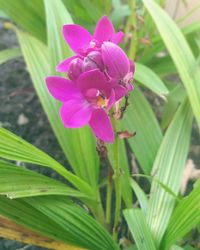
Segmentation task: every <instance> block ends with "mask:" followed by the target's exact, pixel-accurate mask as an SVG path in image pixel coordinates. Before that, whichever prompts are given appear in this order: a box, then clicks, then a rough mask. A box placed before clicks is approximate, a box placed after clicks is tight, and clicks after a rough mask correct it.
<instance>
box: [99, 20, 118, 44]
mask: <svg viewBox="0 0 200 250" xmlns="http://www.w3.org/2000/svg"><path fill="white" fill-rule="evenodd" d="M114 33H115V30H114V27H113V25H112V23H111V21H110V20H109V19H108V17H107V16H103V17H102V18H101V19H100V20H99V21H98V23H97V26H96V29H95V32H94V38H95V39H96V40H98V41H99V42H100V43H102V42H104V41H109V40H110V39H111V37H112V36H113V35H114Z"/></svg>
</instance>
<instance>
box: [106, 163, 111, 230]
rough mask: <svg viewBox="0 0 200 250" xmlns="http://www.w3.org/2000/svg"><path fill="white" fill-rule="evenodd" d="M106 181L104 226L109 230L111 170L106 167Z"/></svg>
mask: <svg viewBox="0 0 200 250" xmlns="http://www.w3.org/2000/svg"><path fill="white" fill-rule="evenodd" d="M108 167H109V169H108V180H107V192H106V224H107V226H108V229H110V224H111V208H112V169H111V168H110V166H108Z"/></svg>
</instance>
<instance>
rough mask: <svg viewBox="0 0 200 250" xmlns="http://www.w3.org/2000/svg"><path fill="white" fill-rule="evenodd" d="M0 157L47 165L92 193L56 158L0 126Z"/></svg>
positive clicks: (84, 183)
mask: <svg viewBox="0 0 200 250" xmlns="http://www.w3.org/2000/svg"><path fill="white" fill-rule="evenodd" d="M0 141H1V143H0V157H2V158H4V159H8V160H14V161H22V162H28V163H34V164H37V165H41V166H44V167H49V168H52V169H53V170H55V171H56V172H58V173H59V174H60V175H62V176H63V177H65V178H66V179H67V180H68V181H70V182H71V183H72V184H73V185H74V186H75V187H77V188H78V189H80V190H82V191H83V192H86V193H88V192H89V193H90V194H91V193H93V192H92V191H91V188H90V186H89V185H88V184H87V183H86V182H84V181H83V180H82V179H80V178H79V177H78V176H76V175H74V174H72V173H71V172H70V171H68V170H67V169H65V168H64V167H63V166H62V165H61V164H59V163H58V162H57V161H56V160H54V159H53V158H51V157H50V156H49V155H47V154H45V153H44V152H43V151H41V150H39V149H38V148H36V147H34V146H33V145H31V144H29V143H28V142H26V141H25V140H23V139H21V138H20V137H18V136H16V135H14V134H13V133H11V132H9V131H7V130H6V129H3V128H0Z"/></svg>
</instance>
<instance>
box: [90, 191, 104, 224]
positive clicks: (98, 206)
mask: <svg viewBox="0 0 200 250" xmlns="http://www.w3.org/2000/svg"><path fill="white" fill-rule="evenodd" d="M85 203H86V204H87V205H88V207H89V208H90V209H91V212H92V213H93V215H94V217H95V218H96V220H97V221H98V222H99V223H100V224H101V225H102V226H103V227H104V228H107V225H106V220H105V213H104V209H103V206H102V202H101V197H100V192H99V190H98V193H97V200H96V202H92V201H91V202H90V201H89V202H88V201H87V202H85Z"/></svg>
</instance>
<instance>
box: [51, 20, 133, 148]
mask: <svg viewBox="0 0 200 250" xmlns="http://www.w3.org/2000/svg"><path fill="white" fill-rule="evenodd" d="M63 35H64V38H65V40H66V42H67V43H68V45H69V46H70V47H71V49H72V50H73V51H74V52H75V53H76V55H74V56H72V57H70V58H68V59H66V60H64V61H62V62H61V63H60V64H59V65H58V66H57V70H58V71H59V72H66V73H67V76H68V79H67V78H62V77H58V76H52V77H47V79H46V83H47V87H48V90H49V92H50V93H51V95H52V96H54V97H55V98H56V99H58V100H59V101H60V102H62V107H61V110H60V116H61V119H62V122H63V124H64V126H65V127H67V128H80V127H82V126H84V125H87V124H88V125H89V126H90V127H91V129H92V131H93V133H94V134H95V136H96V137H97V138H99V139H101V140H103V141H105V142H108V143H112V142H113V141H114V132H113V129H112V125H111V123H110V118H109V109H110V108H111V107H112V105H114V104H115V103H116V102H118V101H119V100H120V99H121V98H122V97H123V96H125V95H126V94H127V93H128V92H129V91H131V90H132V89H133V86H132V84H131V81H132V78H133V73H134V63H133V62H131V61H130V60H129V58H128V57H127V55H126V54H125V52H124V51H123V50H122V49H121V48H120V47H119V46H118V43H119V42H120V41H121V40H122V38H123V33H122V32H118V33H115V30H114V27H113V25H112V23H111V22H110V20H109V19H108V18H107V17H106V16H103V17H102V18H101V19H100V20H99V22H98V24H97V26H96V29H95V31H94V35H93V36H92V35H91V34H90V33H89V32H88V31H87V30H86V29H84V28H83V27H81V26H79V25H74V24H69V25H64V26H63Z"/></svg>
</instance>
